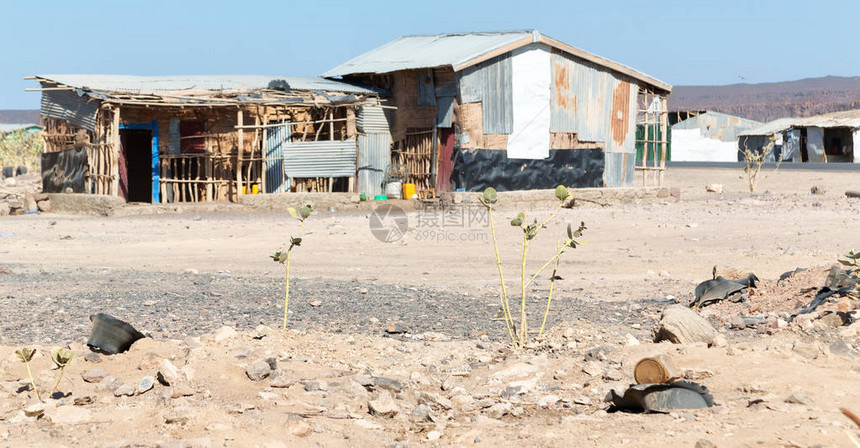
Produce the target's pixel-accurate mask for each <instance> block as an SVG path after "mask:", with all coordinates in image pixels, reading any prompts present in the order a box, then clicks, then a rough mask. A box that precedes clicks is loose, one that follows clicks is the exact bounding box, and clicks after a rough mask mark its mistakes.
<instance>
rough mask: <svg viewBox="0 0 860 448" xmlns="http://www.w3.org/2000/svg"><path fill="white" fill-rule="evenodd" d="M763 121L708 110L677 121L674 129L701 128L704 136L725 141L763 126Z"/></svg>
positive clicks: (734, 139)
mask: <svg viewBox="0 0 860 448" xmlns="http://www.w3.org/2000/svg"><path fill="white" fill-rule="evenodd" d="M761 125H762V123H761V122H758V121H755V120H749V119H746V118H743V117H738V116H735V115H729V114H724V113H722V112H713V111H708V112H705V113H703V114H699V115H696V116H695V117H690V118H688V119H686V120H684V121H681V122H678V123H676V124H675V125H674V126H672V129H673V130H674V129H699V130H701V131H702V135H703V136H707V137H708V138H712V139H718V140H721V141H724V142H733V141H736V140H737V139H738V135H739V133H740V132H743V131H746V130H747V129H752V128H755V127H759V126H761Z"/></svg>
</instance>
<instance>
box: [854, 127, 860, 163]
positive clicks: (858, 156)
mask: <svg viewBox="0 0 860 448" xmlns="http://www.w3.org/2000/svg"><path fill="white" fill-rule="evenodd" d="M853 140H854V163H860V130H857V131H854V139H853Z"/></svg>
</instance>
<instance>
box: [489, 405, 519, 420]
mask: <svg viewBox="0 0 860 448" xmlns="http://www.w3.org/2000/svg"><path fill="white" fill-rule="evenodd" d="M513 407H514V406H513V405H512V404H510V403H496V404H494V405H492V406H490V407H489V408H487V409H486V410H485V411H484V412H485V413H486V414H487V417H490V418H494V419H496V420H498V419H500V418H502V417H504V416H505V415H506V414H509V413H510V412H511V409H513Z"/></svg>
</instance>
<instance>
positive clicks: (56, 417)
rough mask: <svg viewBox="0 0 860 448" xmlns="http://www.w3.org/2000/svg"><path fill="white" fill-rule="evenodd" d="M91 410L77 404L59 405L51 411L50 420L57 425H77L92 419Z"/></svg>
mask: <svg viewBox="0 0 860 448" xmlns="http://www.w3.org/2000/svg"><path fill="white" fill-rule="evenodd" d="M92 414H93V413H92V411H91V410H89V409H87V408H82V407H79V406H60V407H58V408H57V409H55V410H54V411H53V412H51V421H52V422H54V423H55V424H58V425H77V424H79V423H84V422H88V421H90V420H92Z"/></svg>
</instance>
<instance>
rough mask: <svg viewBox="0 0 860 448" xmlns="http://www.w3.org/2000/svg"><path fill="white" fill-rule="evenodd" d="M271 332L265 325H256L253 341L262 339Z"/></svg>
mask: <svg viewBox="0 0 860 448" xmlns="http://www.w3.org/2000/svg"><path fill="white" fill-rule="evenodd" d="M271 332H272V329H271V328H270V327H268V326H266V325H262V324H261V325H257V328H255V329H254V339H263V338H264V337H266V336H268V335H269V333H271Z"/></svg>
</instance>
